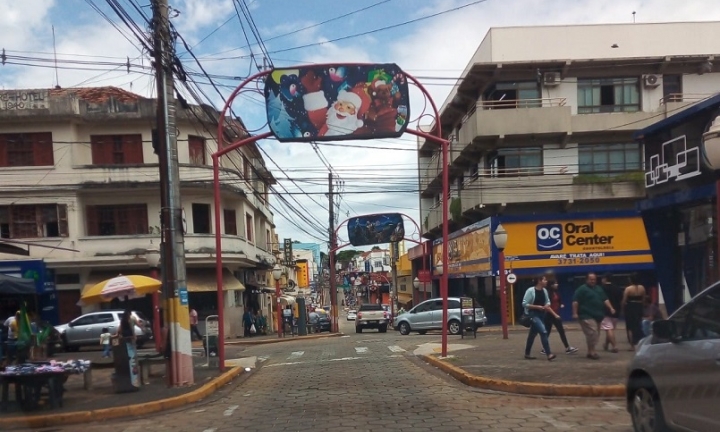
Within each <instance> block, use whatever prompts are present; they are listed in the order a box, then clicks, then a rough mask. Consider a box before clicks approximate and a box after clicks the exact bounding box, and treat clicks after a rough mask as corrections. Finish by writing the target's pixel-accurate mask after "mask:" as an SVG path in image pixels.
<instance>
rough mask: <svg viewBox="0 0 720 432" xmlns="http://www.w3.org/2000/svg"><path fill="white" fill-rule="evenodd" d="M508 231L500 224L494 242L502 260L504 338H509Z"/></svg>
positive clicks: (501, 309) (501, 288) (501, 304)
mask: <svg viewBox="0 0 720 432" xmlns="http://www.w3.org/2000/svg"><path fill="white" fill-rule="evenodd" d="M507 238H508V235H507V231H505V228H503V226H502V224H498V226H497V227H496V228H495V232H494V233H493V242H495V247H496V248H497V250H498V260H499V261H500V263H499V264H500V322H501V323H502V332H503V339H507V338H508V316H507V309H508V304H507V290H506V286H505V246H507Z"/></svg>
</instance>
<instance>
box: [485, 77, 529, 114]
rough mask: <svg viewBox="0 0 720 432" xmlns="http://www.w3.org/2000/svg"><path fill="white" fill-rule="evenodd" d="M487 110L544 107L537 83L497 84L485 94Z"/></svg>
mask: <svg viewBox="0 0 720 432" xmlns="http://www.w3.org/2000/svg"><path fill="white" fill-rule="evenodd" d="M483 105H484V106H485V108H487V109H502V108H505V109H508V108H510V109H514V108H532V107H539V106H541V105H542V101H541V100H540V87H539V85H538V83H537V81H526V82H506V83H497V84H496V85H495V86H493V87H492V88H491V89H490V90H489V91H487V92H486V93H485V97H484V103H483Z"/></svg>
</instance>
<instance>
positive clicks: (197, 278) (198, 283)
mask: <svg viewBox="0 0 720 432" xmlns="http://www.w3.org/2000/svg"><path fill="white" fill-rule="evenodd" d="M222 284H223V291H231V290H234V291H245V285H243V284H242V282H240V281H239V280H237V278H235V276H233V275H232V273H230V270H228V269H223V280H222ZM187 289H188V292H195V293H197V292H214V291H217V277H216V276H215V269H214V268H213V269H207V268H204V269H188V272H187Z"/></svg>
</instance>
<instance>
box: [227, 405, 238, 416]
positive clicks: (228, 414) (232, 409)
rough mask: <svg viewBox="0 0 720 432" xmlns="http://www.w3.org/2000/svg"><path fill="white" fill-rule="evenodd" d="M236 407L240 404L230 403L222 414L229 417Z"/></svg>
mask: <svg viewBox="0 0 720 432" xmlns="http://www.w3.org/2000/svg"><path fill="white" fill-rule="evenodd" d="M238 408H240V405H231V406H229V407H228V409H226V410H225V412H224V413H223V415H225V417H230V416H231V415H232V414H233V412H234V411H235V410H236V409H238Z"/></svg>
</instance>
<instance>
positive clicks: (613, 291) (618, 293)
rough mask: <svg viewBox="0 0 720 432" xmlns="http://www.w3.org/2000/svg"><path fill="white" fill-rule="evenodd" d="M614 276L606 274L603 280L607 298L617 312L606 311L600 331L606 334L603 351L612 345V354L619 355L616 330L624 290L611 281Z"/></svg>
mask: <svg viewBox="0 0 720 432" xmlns="http://www.w3.org/2000/svg"><path fill="white" fill-rule="evenodd" d="M611 279H612V276H611V275H610V274H609V273H605V274H604V275H603V278H602V288H603V291H605V296H606V297H607V298H608V300H610V304H611V305H612V307H613V309H615V312H614V313H613V312H610V311H607V310H606V311H605V318H603V320H602V323H600V329H601V330H603V331H604V332H605V343H603V349H604V350H605V351H607V350H608V348H609V346H610V345H612V349H610V352H613V353H617V352H618V349H617V342H616V340H615V329H616V328H617V323H618V318H619V317H620V305H621V303H622V298H623V291H624V289H623V288H620V287H619V286H617V285H615V284H613V283H612V281H611Z"/></svg>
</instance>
